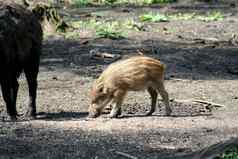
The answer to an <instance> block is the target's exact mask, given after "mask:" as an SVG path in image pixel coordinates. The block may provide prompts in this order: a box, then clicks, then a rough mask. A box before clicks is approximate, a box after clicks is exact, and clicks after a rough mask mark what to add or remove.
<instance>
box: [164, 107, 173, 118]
mask: <svg viewBox="0 0 238 159" xmlns="http://www.w3.org/2000/svg"><path fill="white" fill-rule="evenodd" d="M171 113H172V110H171V108H166V112H165V115H166V116H171Z"/></svg>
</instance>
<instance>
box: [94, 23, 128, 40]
mask: <svg viewBox="0 0 238 159" xmlns="http://www.w3.org/2000/svg"><path fill="white" fill-rule="evenodd" d="M125 34H126V33H125V32H123V31H122V30H121V27H120V24H119V23H118V22H107V23H102V24H101V25H100V26H97V28H96V36H97V37H98V38H109V39H122V38H126V35H125Z"/></svg>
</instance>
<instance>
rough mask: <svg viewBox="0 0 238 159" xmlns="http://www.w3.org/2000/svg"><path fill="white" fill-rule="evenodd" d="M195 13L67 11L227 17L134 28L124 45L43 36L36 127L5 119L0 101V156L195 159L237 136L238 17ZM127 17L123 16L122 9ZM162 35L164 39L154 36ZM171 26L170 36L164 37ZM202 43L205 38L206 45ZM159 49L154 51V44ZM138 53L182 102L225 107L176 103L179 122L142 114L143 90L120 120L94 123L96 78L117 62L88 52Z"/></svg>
mask: <svg viewBox="0 0 238 159" xmlns="http://www.w3.org/2000/svg"><path fill="white" fill-rule="evenodd" d="M196 6H197V7H192V6H189V5H188V4H181V3H178V4H173V5H170V6H167V7H162V8H161V7H158V6H154V7H153V8H148V7H140V8H139V7H123V8H124V9H123V8H122V7H115V8H108V7H101V8H94V7H91V8H83V9H80V10H79V9H78V10H76V9H70V10H68V12H69V13H71V14H72V17H71V18H81V16H82V15H83V14H85V13H87V12H92V11H100V12H103V13H105V14H104V15H106V17H104V18H117V19H118V18H119V17H120V19H122V20H123V18H125V17H128V16H135V15H137V14H140V13H142V12H145V11H146V10H150V9H152V10H154V11H158V10H159V11H162V12H185V11H186V12H187V11H197V12H200V13H204V12H205V11H212V10H220V11H221V12H223V13H224V15H225V18H224V20H222V21H213V22H202V21H198V20H186V21H182V20H174V21H170V22H164V23H151V24H146V26H145V28H147V31H144V32H143V31H130V32H129V33H128V38H126V39H121V40H109V39H95V36H94V33H93V31H90V32H86V31H84V30H79V32H80V33H81V34H80V38H79V39H78V40H68V39H65V38H64V37H63V36H62V35H55V36H51V37H48V38H45V41H44V48H43V56H42V60H41V61H42V62H41V68H40V74H39V78H38V81H39V89H38V99H37V106H38V107H37V111H38V113H39V115H38V119H37V120H32V121H28V120H27V119H24V118H23V119H22V120H21V121H19V122H9V121H6V120H7V119H6V115H5V105H4V103H3V100H2V99H0V112H1V122H0V127H1V128H0V145H1V146H0V158H4V159H5V158H9V159H10V158H29V159H30V158H57V159H58V158H94V159H96V158H97V159H101V158H103V159H104V158H108V159H111V158H128V157H125V156H123V155H121V154H120V153H118V152H123V153H126V154H130V155H132V156H134V157H137V158H151V159H153V158H192V156H193V155H194V154H195V153H196V152H198V151H199V150H201V149H203V148H205V147H208V146H210V145H213V144H215V143H218V142H222V141H226V140H228V139H230V138H232V137H234V138H237V137H238V122H237V120H238V80H237V79H238V45H237V44H238V39H236V38H235V36H234V35H237V34H238V28H237V26H238V20H237V18H238V13H237V10H238V8H237V7H231V6H230V5H229V4H228V3H227V4H212V5H207V4H203V3H201V4H200V3H199V4H197V5H196ZM125 10H126V12H125ZM158 29H159V30H161V32H157V31H155V30H158ZM171 29H173V31H172V32H169V31H167V30H171ZM204 39H205V40H204ZM152 45H153V46H152ZM92 49H99V51H100V52H108V53H112V54H119V55H121V56H122V57H125V58H126V57H128V56H132V55H134V54H137V53H136V50H137V49H143V50H144V52H145V54H146V55H148V56H153V57H156V58H159V59H160V60H161V61H162V62H163V63H165V64H166V66H167V67H166V68H167V74H166V79H167V80H166V88H167V90H168V92H169V94H170V98H173V99H176V100H188V99H200V100H205V101H210V102H215V103H219V104H222V105H224V106H225V107H222V108H219V109H212V110H211V111H210V110H208V109H206V107H204V105H201V104H186V103H178V102H171V105H172V109H173V114H172V117H164V116H163V114H164V109H163V108H164V107H163V104H161V103H160V105H161V109H158V110H157V112H156V113H155V114H154V115H153V116H151V117H145V116H143V113H144V112H145V111H146V110H147V108H148V107H149V105H150V101H149V96H148V94H147V93H146V92H132V93H129V95H128V97H127V99H126V101H125V103H124V111H123V115H122V117H121V118H119V119H108V118H107V117H106V115H103V116H101V117H99V118H96V119H88V118H87V108H88V104H89V98H88V92H89V89H90V87H91V84H92V82H93V80H94V79H95V77H96V76H98V75H99V73H100V72H101V71H102V70H103V69H104V68H105V67H106V66H107V65H108V64H109V63H111V62H113V60H110V59H109V60H105V59H92V58H91V57H90V56H89V51H90V50H92ZM19 82H20V85H21V88H20V91H19V96H18V111H19V112H21V113H24V112H25V110H26V103H27V95H28V93H27V85H26V82H25V80H24V76H22V77H21V79H20V80H19Z"/></svg>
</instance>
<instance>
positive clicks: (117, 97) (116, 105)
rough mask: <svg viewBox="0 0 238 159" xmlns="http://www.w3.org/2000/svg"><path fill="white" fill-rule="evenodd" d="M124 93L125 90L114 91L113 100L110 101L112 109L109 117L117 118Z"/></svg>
mask: <svg viewBox="0 0 238 159" xmlns="http://www.w3.org/2000/svg"><path fill="white" fill-rule="evenodd" d="M125 95H126V92H125V91H122V90H118V91H116V92H115V93H114V97H113V101H112V110H111V112H110V114H109V117H110V118H117V117H118V116H120V115H121V105H122V103H123V99H124V97H125Z"/></svg>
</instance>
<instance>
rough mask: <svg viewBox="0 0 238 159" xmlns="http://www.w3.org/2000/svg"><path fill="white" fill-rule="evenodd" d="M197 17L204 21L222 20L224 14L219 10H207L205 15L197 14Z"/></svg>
mask: <svg viewBox="0 0 238 159" xmlns="http://www.w3.org/2000/svg"><path fill="white" fill-rule="evenodd" d="M197 19H199V20H202V21H205V22H210V21H219V20H223V19H224V16H223V14H222V13H221V12H219V11H214V12H209V13H207V15H204V16H197Z"/></svg>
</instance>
